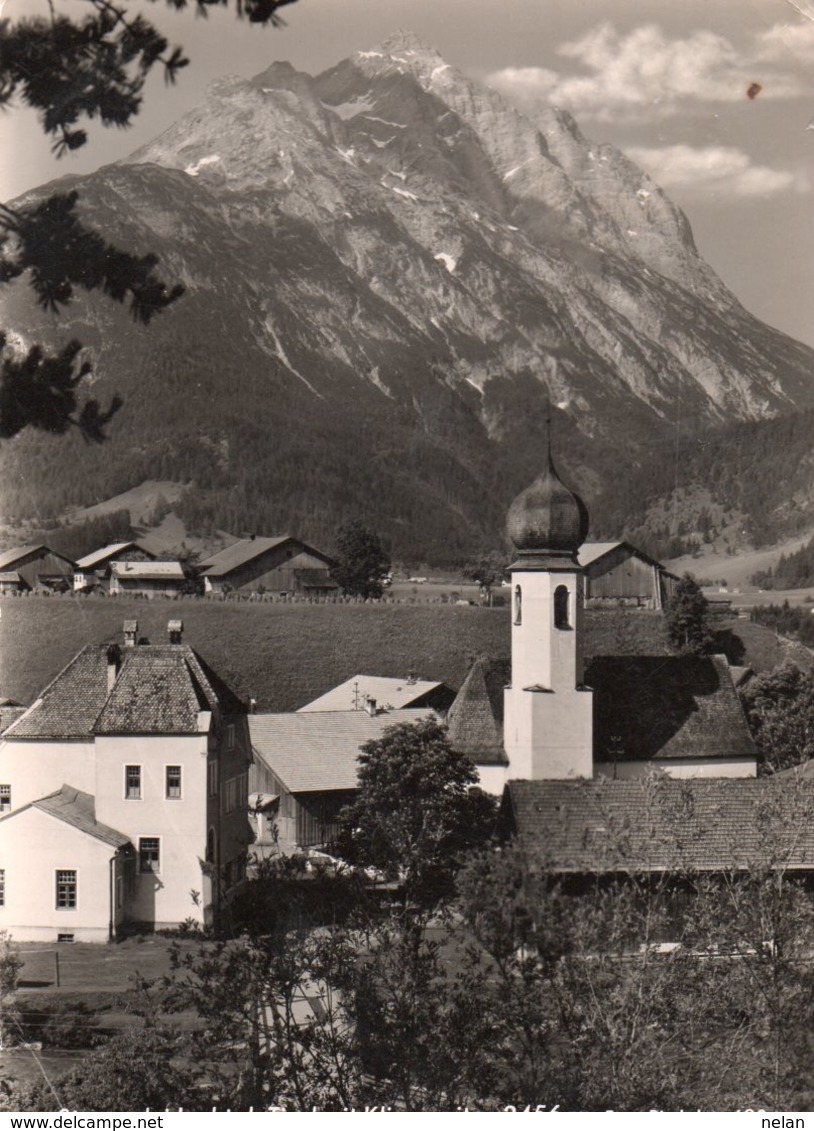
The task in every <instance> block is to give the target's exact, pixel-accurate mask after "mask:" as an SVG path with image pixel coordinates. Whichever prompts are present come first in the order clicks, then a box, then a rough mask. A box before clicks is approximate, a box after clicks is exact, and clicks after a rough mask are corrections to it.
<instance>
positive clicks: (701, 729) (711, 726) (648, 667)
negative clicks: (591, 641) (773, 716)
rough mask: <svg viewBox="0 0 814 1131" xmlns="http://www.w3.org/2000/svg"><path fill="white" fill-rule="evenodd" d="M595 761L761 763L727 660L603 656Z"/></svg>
mask: <svg viewBox="0 0 814 1131" xmlns="http://www.w3.org/2000/svg"><path fill="white" fill-rule="evenodd" d="M585 682H586V684H587V685H588V686H589V687H592V688H593V689H594V759H595V761H597V762H609V761H617V762H624V761H632V760H641V759H649V758H659V759H661V758H668V759H670V758H726V757H741V756H748V757H752V758H754V757H756V756H757V751H756V749H755V744H754V742H753V740H752V736H751V734H750V733H749V728H748V726H747V723H746V717H745V715H744V713H743V708H742V707H741V704H740V700H739V699H738V694H737V692H736V690H735V685H734V683H733V681H732V675H731V673H730V670H729V665H728V663H727V660H726V657H725V656H597V657H595V658H594V659H593V660H591V661H590V662H589V664H588V665H587V667H586V669H585Z"/></svg>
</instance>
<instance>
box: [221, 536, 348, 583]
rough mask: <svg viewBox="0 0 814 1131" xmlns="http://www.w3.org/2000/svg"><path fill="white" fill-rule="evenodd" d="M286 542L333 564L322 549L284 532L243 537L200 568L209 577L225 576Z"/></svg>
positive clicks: (328, 563)
mask: <svg viewBox="0 0 814 1131" xmlns="http://www.w3.org/2000/svg"><path fill="white" fill-rule="evenodd" d="M285 542H296V543H297V545H299V546H302V547H303V549H304V550H307V551H308V553H309V554H315V555H316V556H317V557H318V558H321V559H322V560H323V561H324V562H325V564H326V565H330V564H331V559H330V558H329V557H328V555H327V554H323V553H322V551H321V550H316V549H314V547H313V546H309V545H308V544H307V543H305V542H303V541H302V540H301V539H299V538H294V537H292V536H291V535H290V534H283V535H281V536H280V537H278V538H242V539H241V540H240V541H239V542H233V543H232V545H231V546H227V547H226V549H225V550H219V551H218V553H217V554H212V556H211V557H208V558H204V560H203V561H202V562H201V563H200V565H199V569H200V570H201V571H202V572H204V573H205V574H206V576H207V577H225V576H226V575H227V574H229V573H231V572H232V570H233V569H238V568H239V567H240V566H243V565H246V563H247V562H251V561H253V560H254V559H255V558H259V557H260V556H261V554H267V553H268V552H269V550H274V549H276V548H277V547H278V546H282V545H283V543H285Z"/></svg>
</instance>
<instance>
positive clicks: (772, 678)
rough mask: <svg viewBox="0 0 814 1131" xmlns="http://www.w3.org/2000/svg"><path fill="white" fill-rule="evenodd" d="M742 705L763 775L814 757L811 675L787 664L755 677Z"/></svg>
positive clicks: (813, 685) (813, 680)
mask: <svg viewBox="0 0 814 1131" xmlns="http://www.w3.org/2000/svg"><path fill="white" fill-rule="evenodd" d="M740 695H741V702H742V703H743V706H744V710H745V711H746V718H747V721H748V723H749V728H750V730H751V731H752V737H753V738H754V740H755V743H756V745H757V748H758V751H759V753H760V758H761V766H760V769H761V771H762V772H763V773H776V772H777V771H779V770H787V769H789V768H790V767H791V766H796V765H799V764H800V763H801V762H807V761H808V760H809V759H810V758H814V675H812V673H811V672H804V671H801V670H800V668H798V667H797V666H796V664H792V663H787V664H783V665H782V667H779V668H775V669H774V671H771V672H766V673H764V674H763V675H758V676H755V677H754V679H751V680H749V682H748V683H747V684H746V686H745V687H744V688H742V689H741V693H740Z"/></svg>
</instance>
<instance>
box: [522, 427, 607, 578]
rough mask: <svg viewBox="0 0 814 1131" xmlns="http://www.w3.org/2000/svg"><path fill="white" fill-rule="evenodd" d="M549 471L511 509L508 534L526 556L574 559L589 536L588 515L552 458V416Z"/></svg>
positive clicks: (547, 465) (547, 460) (549, 438)
mask: <svg viewBox="0 0 814 1131" xmlns="http://www.w3.org/2000/svg"><path fill="white" fill-rule="evenodd" d="M547 448H548V451H547V459H546V467H545V470H544V471H543V473H542V474H541V475H539V476H538V477H537V479H535V481H534V482H533V483H532V484H531V486H530V487H527V488H526V489H525V491H521V493H520V494H519V495H518V496H517V498H516V499H515V500H514V502H513V503H512V504H511V506H510V507H509V513H508V515H507V517H506V530H507V533H508V535H509V537H510V538H511V540H512V542H513V543H514V546H515V548H516V549H517V551H518V552H519V553H520V554H521V555H522V556H524V557H526V556H532V555H534V556H538V555H542V556H548V555H552V554H554V555H562V554H567V555H569V556H573V555H574V554H576V552H577V550H578V549H579V548H580V546H581V545H582V543H583V542H584V541H585V539H586V537H587V535H588V523H589V519H588V511H587V509H586V507H585V504H584V503H583V501H582V499H580V497H579V495H577V494H575V493H574V492H573V491H571V490H570V489H569V488H568V487H566V485H565V484H564V483H563V481H562V479H560V477H559V475H558V474H557V469H556V468H555V467H554V461H553V459H552V458H551V412H550V410H549V414H548V444H547Z"/></svg>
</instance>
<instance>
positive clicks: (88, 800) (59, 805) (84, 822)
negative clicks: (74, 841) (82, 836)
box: [0, 785, 130, 848]
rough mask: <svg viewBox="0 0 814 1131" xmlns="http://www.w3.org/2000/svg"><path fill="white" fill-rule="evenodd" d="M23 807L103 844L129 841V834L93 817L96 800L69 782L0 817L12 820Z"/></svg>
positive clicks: (1, 819)
mask: <svg viewBox="0 0 814 1131" xmlns="http://www.w3.org/2000/svg"><path fill="white" fill-rule="evenodd" d="M26 809H40V810H41V811H42V812H43V813H49V814H50V815H51V816H52V817H56V818H57V820H58V821H64V822H65V824H66V825H71V826H72V827H73V828H75V829H79V831H80V832H83V833H87V835H88V836H93V837H96V839H97V840H101V841H104V842H105V844H110V845H113V847H114V848H123V847H124V846H125V845H126V844H129V843H130V837H128V836H125V835H124V833H120V832H119V831H118V830H117V829H112V828H111V827H110V826H109V825H103V824H101V823H100V822H99V821H97V820H96V800H95V798H94V797H92V796H91V794H89V793H83V792H82V791H81V790H79V789H74V788H73V787H72V786H70V785H63V786H62V787H61V789H58V790H57V791H56V793H50V794H48V796H47V797H41V798H40V799H39V801H32V802H30V804H28V805H23V806H21V807H20V808H19V809H15V810H14V812H13V813H7V814H6V815H5V816H4V817H0V821H10V820H13V819H14V818H15V817H16V816H18V815H19V814H20V813H24V812H25V810H26Z"/></svg>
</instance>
